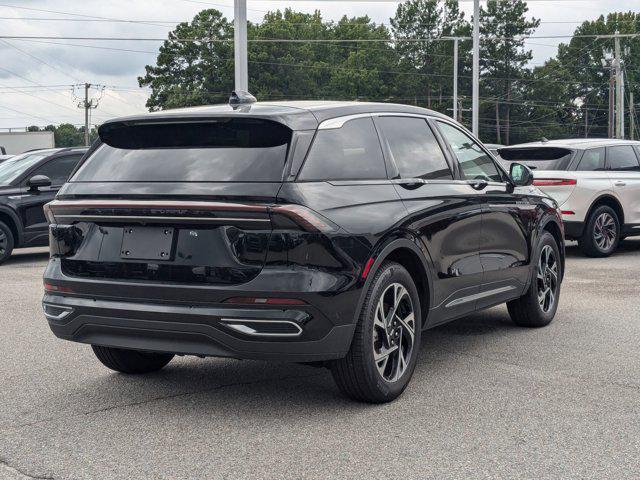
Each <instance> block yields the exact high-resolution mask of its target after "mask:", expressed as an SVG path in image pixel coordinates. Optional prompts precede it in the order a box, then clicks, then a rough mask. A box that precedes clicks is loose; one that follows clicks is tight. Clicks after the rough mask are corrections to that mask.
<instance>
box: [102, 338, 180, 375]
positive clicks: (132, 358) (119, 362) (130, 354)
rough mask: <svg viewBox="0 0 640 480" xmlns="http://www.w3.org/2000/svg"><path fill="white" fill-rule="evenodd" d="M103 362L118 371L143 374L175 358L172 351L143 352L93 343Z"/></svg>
mask: <svg viewBox="0 0 640 480" xmlns="http://www.w3.org/2000/svg"><path fill="white" fill-rule="evenodd" d="M91 348H92V349H93V353H95V355H96V357H98V360H100V362H102V364H103V365H104V366H105V367H107V368H110V369H111V370H115V371H116V372H121V373H129V374H141V373H151V372H156V371H158V370H160V369H161V368H162V367H164V366H165V365H166V364H167V363H169V362H170V361H171V359H172V358H173V354H171V353H155V352H142V351H138V350H125V349H122V348H112V347H101V346H99V345H91Z"/></svg>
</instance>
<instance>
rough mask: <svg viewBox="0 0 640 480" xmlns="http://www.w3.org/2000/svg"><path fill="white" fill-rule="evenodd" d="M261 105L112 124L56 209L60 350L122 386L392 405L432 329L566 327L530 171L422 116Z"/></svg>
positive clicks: (396, 109)
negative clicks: (309, 367)
mask: <svg viewBox="0 0 640 480" xmlns="http://www.w3.org/2000/svg"><path fill="white" fill-rule="evenodd" d="M232 98H234V99H235V97H232ZM243 101H244V100H242V99H241V100H240V101H238V100H236V101H235V102H234V103H233V105H232V106H231V107H230V106H228V105H222V106H207V107H196V108H188V109H182V110H176V111H162V112H156V113H151V114H146V115H141V116H133V117H127V118H122V119H115V120H112V121H109V122H106V123H104V124H102V125H101V127H100V128H99V141H98V142H97V143H96V145H95V146H94V147H93V148H92V149H91V151H90V152H89V153H88V155H87V157H86V158H85V159H84V160H83V162H82V163H81V164H80V166H79V167H78V169H77V170H76V172H75V173H74V174H73V175H72V177H71V178H70V180H69V182H68V183H67V184H66V185H65V186H64V187H63V188H62V189H61V190H60V191H59V192H58V195H57V197H56V199H55V200H54V201H53V202H52V203H50V204H49V205H48V206H47V207H46V210H47V215H48V218H49V220H50V222H51V224H52V225H51V239H52V240H51V260H50V262H49V265H48V267H47V269H46V272H45V274H44V282H45V295H44V300H43V305H44V310H45V315H46V318H47V319H48V322H49V326H50V327H51V329H52V330H53V333H54V334H55V335H57V336H58V337H60V338H63V339H67V340H72V341H76V342H83V343H88V344H91V345H92V346H93V351H94V352H95V354H96V356H97V357H98V359H99V360H100V361H101V362H102V363H103V364H104V365H106V366H107V367H109V368H110V369H113V370H116V371H119V372H124V373H147V372H152V371H155V370H158V369H160V368H162V367H164V366H165V365H166V364H167V363H168V362H169V361H170V360H171V359H172V358H173V356H174V355H175V354H180V355H198V356H218V357H233V358H244V359H261V360H277V361H290V362H311V363H314V364H319V365H324V366H328V367H329V368H330V369H331V371H332V373H333V376H334V378H335V380H336V382H337V384H338V386H339V388H340V389H341V390H342V391H343V392H344V393H346V394H347V395H348V396H350V397H352V398H354V399H357V400H361V401H367V402H386V401H390V400H392V399H394V398H396V397H397V396H398V395H400V393H401V392H402V391H403V390H404V389H405V387H406V386H407V383H408V382H409V379H410V378H411V376H412V373H413V370H414V367H415V365H416V361H417V355H418V349H419V348H420V337H421V332H422V331H423V330H424V329H426V328H430V327H433V326H435V325H439V324H442V323H444V322H447V321H450V320H453V319H455V318H458V317H460V316H464V315H467V314H470V313H472V312H475V311H477V310H481V309H485V308H488V307H491V306H494V305H497V304H501V303H505V302H507V305H508V308H509V312H510V314H511V317H512V319H513V321H514V322H515V323H516V324H518V325H521V326H526V327H541V326H544V325H547V324H548V323H549V322H551V320H552V319H553V317H554V315H555V312H556V309H557V307H558V301H559V295H560V283H561V279H562V275H563V271H564V243H563V239H562V222H561V218H560V212H559V210H558V209H557V208H556V205H555V202H554V201H553V200H551V199H549V198H548V197H546V196H545V195H543V194H542V193H541V192H540V191H539V190H537V189H535V188H534V187H531V186H530V183H531V180H532V176H531V171H530V170H529V169H528V168H526V167H524V166H522V165H518V164H514V165H513V166H512V172H513V175H512V177H510V176H509V175H508V174H507V173H506V172H505V171H504V170H503V169H502V168H501V167H499V166H498V165H497V164H496V163H495V162H494V160H493V158H492V157H491V155H490V154H488V153H487V151H486V149H485V148H484V147H483V146H482V145H481V144H480V143H479V142H478V141H477V140H476V139H474V138H473V137H472V136H471V134H470V133H469V132H468V131H466V130H465V129H464V128H463V127H461V126H460V125H459V124H457V123H455V122H454V121H452V120H451V119H449V118H448V117H445V116H444V115H440V114H438V113H436V112H433V111H430V110H425V109H422V108H416V107H410V106H405V105H393V104H375V103H342V102H339V103H333V102H332V103H326V102H317V103H313V102H282V103H264V104H263V103H254V104H252V103H242V102H243Z"/></svg>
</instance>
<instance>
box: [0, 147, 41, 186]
mask: <svg viewBox="0 0 640 480" xmlns="http://www.w3.org/2000/svg"><path fill="white" fill-rule="evenodd" d="M48 155H51V152H34V153H23V154H22V155H16V156H15V157H12V158H10V159H8V160H5V161H4V162H2V165H0V185H9V184H10V183H11V182H13V181H14V180H17V179H18V178H19V177H20V175H22V174H23V173H25V172H26V171H27V170H29V169H30V168H31V167H33V166H34V165H36V164H37V163H38V162H39V161H40V160H42V159H44V158H46V157H47V156H48Z"/></svg>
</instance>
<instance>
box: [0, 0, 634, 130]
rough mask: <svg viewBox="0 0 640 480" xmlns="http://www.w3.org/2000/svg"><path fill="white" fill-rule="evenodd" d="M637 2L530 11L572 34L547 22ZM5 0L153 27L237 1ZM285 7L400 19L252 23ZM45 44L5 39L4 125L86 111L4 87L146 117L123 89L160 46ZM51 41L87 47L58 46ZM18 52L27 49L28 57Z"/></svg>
mask: <svg viewBox="0 0 640 480" xmlns="http://www.w3.org/2000/svg"><path fill="white" fill-rule="evenodd" d="M637 1H638V0H617V1H615V2H611V1H606V0H578V1H571V0H564V1H561V0H556V1H553V2H551V1H531V2H530V3H529V7H530V14H531V15H533V16H535V17H537V18H540V19H541V20H542V21H543V24H542V26H541V27H540V28H539V29H538V30H537V32H536V35H538V36H550V35H564V34H567V35H570V34H571V33H572V32H573V30H574V29H575V27H576V26H577V25H578V23H545V22H565V21H576V22H578V21H583V20H587V19H595V18H597V17H598V16H599V15H600V14H606V13H608V12H612V11H628V10H637ZM6 2H7V3H6V4H2V5H14V6H16V7H23V8H33V9H41V10H50V11H55V12H70V13H73V14H76V15H87V16H100V17H110V18H119V19H130V20H149V21H152V23H153V21H175V22H178V21H190V20H191V19H192V18H193V16H194V15H195V14H196V13H197V12H198V11H199V10H201V9H203V8H208V7H211V8H218V9H220V10H221V11H222V12H223V13H224V14H225V15H226V16H227V17H228V18H232V17H233V1H232V0H210V1H209V0H207V1H205V0H135V1H132V0H110V1H99V0H90V1H86V2H83V3H81V2H78V1H77V0H6ZM286 7H291V8H294V9H296V10H300V11H305V12H313V11H314V10H316V9H319V10H321V12H322V14H323V16H324V17H325V18H326V19H334V20H337V19H339V18H340V17H342V16H343V15H347V16H356V15H365V14H366V15H369V16H370V17H371V18H372V19H373V20H374V21H376V22H378V23H388V21H389V17H391V16H393V13H394V11H395V8H396V4H394V3H391V2H347V1H341V2H336V1H315V2H310V1H262V0H249V6H248V8H249V12H248V14H249V19H250V20H252V21H260V19H261V18H262V16H263V15H264V12H266V11H269V10H273V9H276V8H280V9H284V8H286ZM462 8H463V10H464V11H465V12H466V13H467V18H469V16H470V12H471V10H472V4H471V3H470V2H469V1H463V2H462ZM0 17H20V18H24V17H39V18H70V19H81V18H83V17H75V16H65V15H61V14H58V13H53V12H42V11H31V10H25V9H22V8H11V7H8V6H0ZM0 25H1V31H2V33H3V34H4V35H37V36H42V35H50V36H79V37H81V36H105V37H113V36H118V37H159V38H164V37H166V34H167V32H168V31H169V30H170V29H171V28H172V26H170V25H145V24H129V23H109V22H83V21H69V22H62V21H48V20H47V21H45V20H41V21H37V20H8V19H0ZM559 41H560V40H551V39H547V40H535V41H534V40H532V41H531V42H530V47H531V48H532V49H533V50H534V55H535V58H534V61H533V63H542V62H543V61H544V60H546V59H547V58H549V57H552V56H553V55H555V52H556V46H557V44H558V43H559ZM46 42H49V43H41V42H34V41H23V40H11V41H10V43H11V45H13V47H11V46H9V45H8V44H7V43H2V42H1V41H0V56H1V57H0V58H2V59H3V61H2V63H1V64H0V92H2V95H1V97H0V127H22V126H26V125H30V124H39V125H44V124H46V123H60V122H66V121H68V122H70V123H76V124H80V123H82V122H83V113H82V110H80V109H78V108H77V107H76V104H77V102H78V98H76V97H77V95H78V90H77V89H76V92H75V93H76V97H74V95H73V94H72V91H71V87H70V86H69V87H68V88H67V90H64V89H63V87H55V88H54V87H52V88H51V89H43V88H41V89H37V88H26V89H22V90H23V91H24V93H17V92H15V91H13V92H12V91H11V90H8V89H6V88H3V87H7V86H18V87H24V86H32V87H33V86H35V85H36V84H42V85H64V84H67V85H71V84H73V83H76V82H80V83H83V82H91V83H95V84H103V85H109V86H114V87H113V88H108V89H106V90H105V92H104V94H103V96H102V98H101V101H100V105H99V108H98V109H97V110H94V111H93V112H92V114H93V119H94V120H95V121H96V122H100V121H103V120H105V119H106V118H109V117H111V116H113V115H128V114H132V113H136V112H141V111H145V107H144V103H145V100H146V93H145V92H146V90H144V89H140V90H137V91H134V90H124V89H122V88H121V87H126V88H128V89H137V81H136V78H137V76H138V75H141V74H143V72H144V66H145V65H146V64H149V63H153V62H154V61H155V58H156V54H155V53H145V52H147V51H148V52H155V51H157V48H158V46H159V44H160V42H128V41H120V42H91V41H85V40H75V41H71V40H48V41H46ZM52 42H56V43H61V44H65V43H66V44H76V45H85V46H84V47H83V46H69V45H59V44H56V43H52ZM14 47H15V48H14ZM91 47H108V48H119V49H122V50H138V52H127V51H111V50H105V49H100V48H91ZM16 48H19V49H21V50H23V52H20V51H18V50H17V49H16ZM24 52H27V53H28V54H30V55H32V56H29V55H28V54H25V53H24ZM33 56H35V57H37V58H39V59H40V60H41V61H39V60H38V59H36V58H33ZM43 61H44V62H46V64H45V63H43ZM47 64H48V65H47ZM2 68H4V69H5V70H2ZM7 70H8V71H7ZM21 77H23V78H21ZM116 87H117V88H116ZM27 93H28V94H27ZM92 93H93V94H94V95H97V94H98V92H97V91H96V90H92ZM16 111H19V112H24V113H18V112H16Z"/></svg>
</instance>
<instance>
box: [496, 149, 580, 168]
mask: <svg viewBox="0 0 640 480" xmlns="http://www.w3.org/2000/svg"><path fill="white" fill-rule="evenodd" d="M498 153H499V154H500V158H502V159H503V160H506V161H507V162H509V163H513V162H518V163H524V164H525V165H527V166H528V167H529V168H531V169H533V170H536V169H537V170H566V168H567V167H568V166H569V163H570V162H571V157H572V156H573V152H572V151H571V150H569V149H567V148H558V147H533V148H513V149H510V148H501V149H499V150H498Z"/></svg>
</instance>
